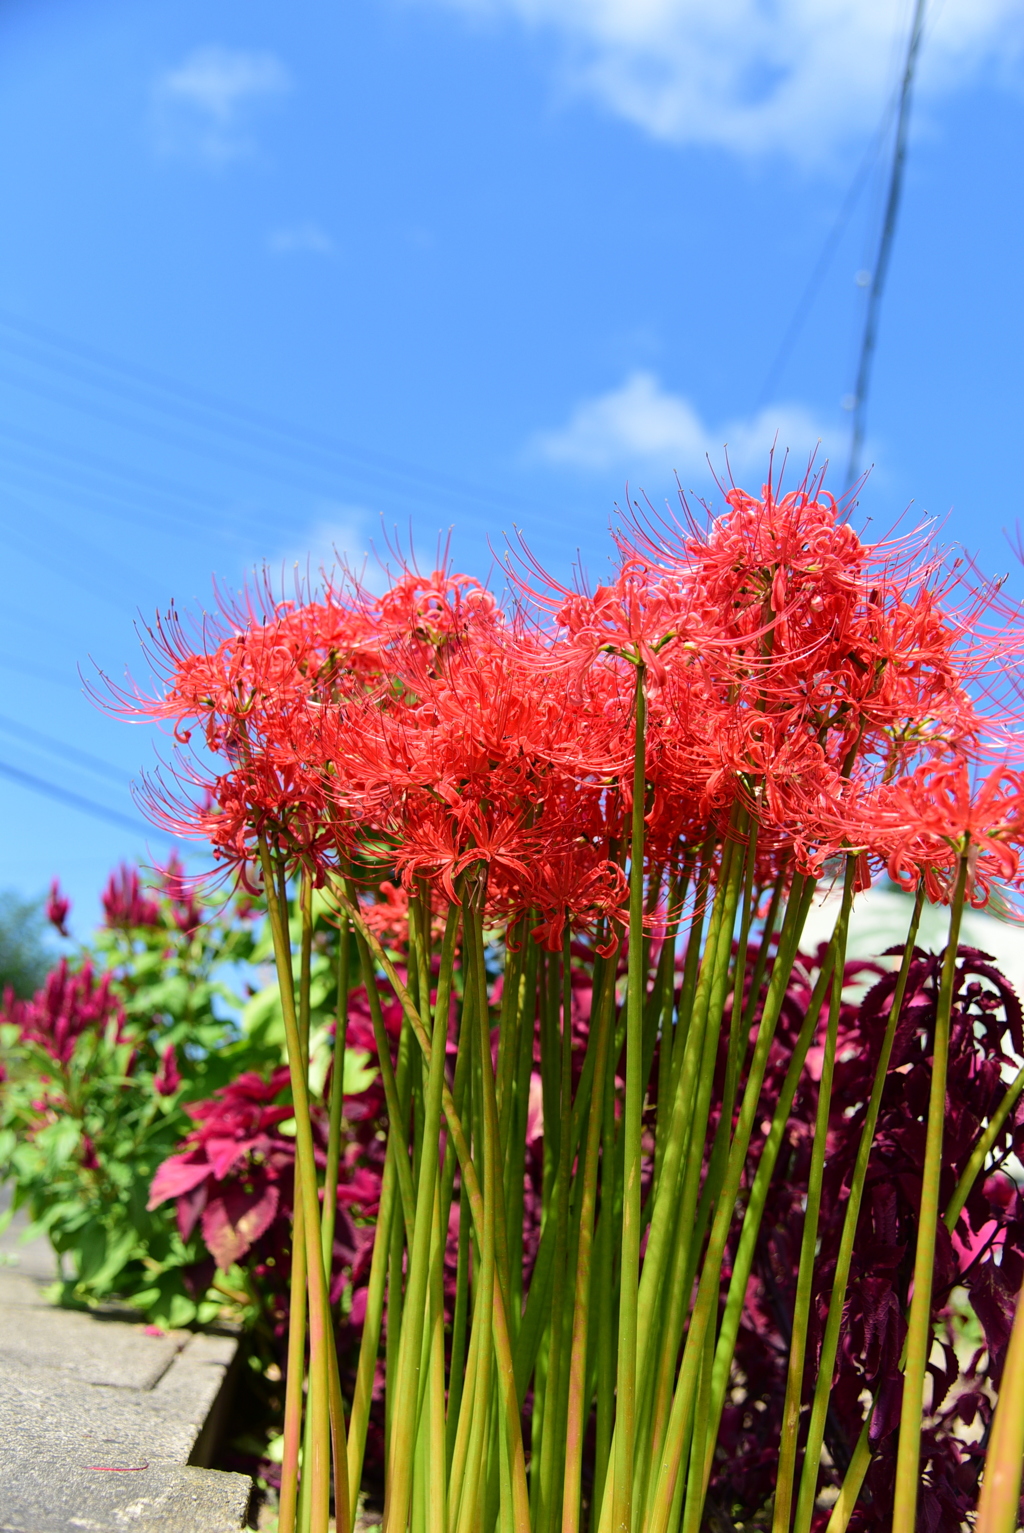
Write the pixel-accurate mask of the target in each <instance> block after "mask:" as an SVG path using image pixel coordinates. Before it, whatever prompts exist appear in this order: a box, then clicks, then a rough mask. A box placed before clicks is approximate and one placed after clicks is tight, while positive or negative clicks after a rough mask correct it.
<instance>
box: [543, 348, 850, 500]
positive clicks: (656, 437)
mask: <svg viewBox="0 0 1024 1533" xmlns="http://www.w3.org/2000/svg"><path fill="white" fill-rule="evenodd" d="M773 443H774V444H776V454H777V456H778V455H780V454H781V453H783V452H785V451H787V450H788V451H789V452H790V454H791V458H792V460H793V461H794V462H795V463H796V464H799V465H800V467H801V468H802V467H803V466H804V464H805V463H806V462H807V460H808V458H809V457H810V456H811V454H812V453H813V452H814V451H815V449H816V448H817V449H818V453H817V456H818V461H819V462H820V461H822V459H823V458H824V457H827V456H828V455H829V451H830V449H831V451H832V454H833V456H835V455H836V453H837V452H838V451H840V450H841V448H842V442H841V439H840V438H839V437H838V435H837V433H836V432H834V431H832V430H828V429H824V428H823V427H822V426H821V425H820V424H819V423H818V422H817V421H815V420H814V418H813V417H812V416H811V414H810V412H809V411H808V410H806V409H805V408H804V407H803V406H802V405H796V404H790V405H772V406H769V407H768V408H766V409H764V410H761V411H759V412H758V414H757V415H754V416H752V417H750V418H749V419H746V420H744V419H737V420H733V421H729V422H727V423H725V424H724V425H722V426H716V427H712V426H709V425H708V424H707V422H705V421H703V420H701V418H700V416H699V415H698V413H697V411H696V410H695V409H694V407H693V405H692V404H691V403H690V401H689V400H688V399H686V398H685V397H684V396H683V395H681V394H672V393H669V392H668V391H667V390H666V389H663V388H662V386H661V384H660V383H659V381H658V379H657V377H656V376H655V375H654V374H653V373H650V372H642V371H637V372H633V373H630V375H629V376H628V377H627V378H626V380H625V382H624V383H623V384H622V385H621V386H620V387H619V388H617V389H612V390H610V391H609V392H608V393H607V394H600V395H598V396H597V398H595V399H586V400H584V401H583V402H582V403H581V404H579V405H577V406H576V408H575V410H574V411H573V412H572V414H571V415H570V417H569V420H568V421H567V422H566V424H565V425H564V426H562V427H561V428H560V429H559V430H557V431H546V432H540V433H538V434H537V435H536V436H535V437H534V439H533V441H532V442H531V443H530V448H529V451H530V455H531V456H533V457H535V458H536V457H540V458H543V459H545V460H546V461H547V462H549V463H555V464H562V465H565V466H566V467H568V468H577V469H584V470H609V469H617V470H619V471H621V472H623V473H625V474H627V475H628V476H630V477H632V476H633V475H634V474H636V473H643V472H646V473H656V474H659V475H668V474H670V473H672V472H677V473H679V474H680V475H681V476H683V477H687V476H692V475H700V476H702V477H706V475H707V471H708V470H707V458H708V457H710V458H711V462H712V464H713V465H714V467H715V468H716V469H719V468H721V467H724V461H725V454H724V452H723V448H725V449H727V450H728V456H729V463H730V465H731V468H732V471H733V473H734V474H735V475H736V477H737V479H741V478H745V477H748V476H758V475H760V476H761V478H763V477H764V473H765V470H766V469H767V466H768V454H769V452H770V451H771V449H772V445H773ZM819 443H820V447H819ZM758 482H760V481H758Z"/></svg>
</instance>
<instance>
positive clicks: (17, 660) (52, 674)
mask: <svg viewBox="0 0 1024 1533" xmlns="http://www.w3.org/2000/svg"><path fill="white" fill-rule="evenodd" d="M0 666H2V667H3V669H4V670H5V671H20V672H21V673H22V675H24V676H34V677H35V678H36V680H37V681H49V682H52V683H53V685H54V686H55V687H70V688H71V690H72V691H73V692H80V691H81V688H80V687H79V686H78V685H77V683H76V682H73V681H72V680H71V678H70V676H64V675H62V674H61V672H60V671H51V670H50V668H49V666H45V665H35V664H34V663H33V662H32V661H31V660H22V658H21V657H20V655H4V654H0Z"/></svg>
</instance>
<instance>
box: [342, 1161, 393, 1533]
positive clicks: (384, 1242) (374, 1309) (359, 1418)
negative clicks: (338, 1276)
mask: <svg viewBox="0 0 1024 1533" xmlns="http://www.w3.org/2000/svg"><path fill="white" fill-rule="evenodd" d="M395 1154H396V1149H395V1146H393V1145H389V1146H388V1149H387V1158H386V1160H385V1162H384V1176H383V1179H382V1181H381V1188H380V1206H379V1208H378V1211H377V1225H376V1229H375V1230H374V1235H373V1256H372V1257H371V1260H370V1276H369V1280H368V1282H367V1285H366V1316H365V1318H364V1320H363V1334H362V1336H361V1337H360V1340H359V1361H358V1363H357V1365H356V1384H355V1389H354V1391H353V1394H352V1410H351V1413H350V1415H349V1426H348V1483H349V1517H350V1520H354V1519H355V1511H356V1501H357V1499H358V1496H359V1487H360V1485H361V1483H362V1478H363V1456H364V1454H365V1452H366V1433H367V1429H368V1427H369V1424H370V1405H371V1402H372V1399H373V1380H374V1374H375V1372H376V1368H377V1352H378V1349H379V1347H380V1328H381V1319H382V1317H383V1313H384V1284H385V1282H386V1279H387V1272H388V1246H389V1244H390V1240H391V1226H392V1224H393V1223H394V1221H395V1187H396V1176H395Z"/></svg>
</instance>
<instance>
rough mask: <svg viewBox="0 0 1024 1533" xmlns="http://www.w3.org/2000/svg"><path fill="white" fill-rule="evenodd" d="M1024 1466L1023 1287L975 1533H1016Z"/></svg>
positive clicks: (994, 1423)
mask: <svg viewBox="0 0 1024 1533" xmlns="http://www.w3.org/2000/svg"><path fill="white" fill-rule="evenodd" d="M1022 1466H1024V1287H1022V1288H1021V1291H1020V1295H1019V1297H1018V1299H1017V1313H1016V1316H1015V1317H1014V1321H1013V1330H1012V1332H1011V1333H1010V1345H1009V1347H1008V1349H1007V1353H1006V1363H1005V1365H1004V1367H1003V1377H1002V1382H1001V1384H1000V1386H999V1399H998V1400H997V1401H996V1413H995V1416H994V1417H993V1419H992V1435H991V1437H990V1438H989V1444H988V1452H987V1454H986V1455H985V1476H984V1479H983V1480H982V1482H981V1499H980V1500H979V1502H978V1520H977V1522H976V1523H975V1525H974V1526H975V1533H1015V1529H1016V1528H1017V1527H1018V1526H1019V1524H1018V1520H1017V1516H1018V1512H1019V1510H1020V1481H1021V1468H1022Z"/></svg>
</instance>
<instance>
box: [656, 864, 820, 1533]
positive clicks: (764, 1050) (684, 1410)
mask: <svg viewBox="0 0 1024 1533" xmlns="http://www.w3.org/2000/svg"><path fill="white" fill-rule="evenodd" d="M813 892H814V880H813V879H811V878H802V877H801V878H799V879H797V880H795V882H794V888H793V890H792V892H791V894H790V900H789V906H788V909H787V912H786V920H785V923H784V926H783V932H782V939H781V941H780V944H779V953H778V956H777V958H776V961H775V965H774V967H773V969H772V977H771V981H770V983H769V986H768V995H767V997H766V1000H765V1007H764V1013H763V1015H762V1018H761V1026H760V1028H759V1030H758V1036H757V1043H756V1045H755V1048H754V1054H753V1058H752V1059H751V1063H750V1070H749V1072H748V1076H747V1085H746V1090H745V1091H744V1095H743V1104H742V1106H741V1108H740V1115H739V1119H738V1121H737V1124H736V1132H735V1135H734V1137H733V1142H732V1147H731V1149H730V1152H729V1161H728V1165H727V1167H726V1173H725V1177H724V1180H723V1184H722V1191H721V1195H720V1197H719V1201H718V1207H717V1209H716V1211H715V1219H714V1224H713V1226H712V1230H711V1235H710V1238H709V1240H708V1246H707V1251H706V1253H705V1256H704V1263H703V1266H702V1269H701V1276H700V1283H699V1285H698V1289H697V1298H696V1303H695V1305H694V1310H693V1315H692V1317H691V1320H690V1329H689V1332H688V1333H687V1337H686V1346H685V1348H684V1351H683V1362H682V1368H681V1370H680V1375H679V1382H678V1384H677V1385H676V1392H675V1397H674V1399H673V1401H672V1411H671V1414H670V1416H669V1422H668V1430H667V1432H666V1435H665V1443H664V1447H663V1448H662V1450H661V1452H660V1453H659V1455H658V1459H657V1462H656V1463H655V1465H654V1466H653V1471H654V1472H653V1473H652V1488H651V1491H650V1493H649V1495H648V1528H647V1530H646V1533H667V1528H668V1519H669V1515H670V1513H671V1507H672V1501H673V1498H674V1495H675V1492H676V1489H677V1487H678V1484H679V1475H680V1471H681V1468H682V1466H683V1455H684V1451H685V1450H686V1449H687V1448H688V1446H689V1441H690V1436H691V1430H692V1426H693V1408H694V1395H695V1391H696V1387H697V1381H698V1377H699V1372H700V1362H701V1358H702V1356H703V1350H704V1336H705V1331H706V1329H707V1326H708V1325H709V1324H710V1321H711V1313H712V1309H713V1308H717V1304H718V1293H719V1286H720V1275H721V1266H722V1258H723V1256H724V1254H725V1244H726V1240H727V1239H728V1234H729V1229H730V1226H731V1224H732V1219H733V1214H734V1212H735V1208H736V1197H737V1194H738V1192H739V1187H740V1181H741V1179H742V1175H743V1170H744V1167H745V1164H746V1158H747V1149H748V1147H749V1144H750V1136H751V1133H752V1132H753V1127H754V1117H755V1113H756V1111H757V1106H758V1102H759V1100H760V1096H761V1087H762V1085H763V1083H764V1073H765V1069H766V1067H767V1064H768V1052H769V1050H770V1048H771V1044H772V1040H773V1038H774V1036H775V1028H776V1025H777V1023H778V1020H779V1015H780V1013H781V1010H782V1003H783V1000H784V998H785V993H786V987H787V985H788V983H789V978H790V974H791V973H792V968H793V960H794V958H795V956H796V949H797V945H798V943H799V940H800V933H801V932H802V930H803V926H804V921H805V920H806V917H807V911H808V908H809V907H810V902H811V897H812V895H813Z"/></svg>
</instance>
